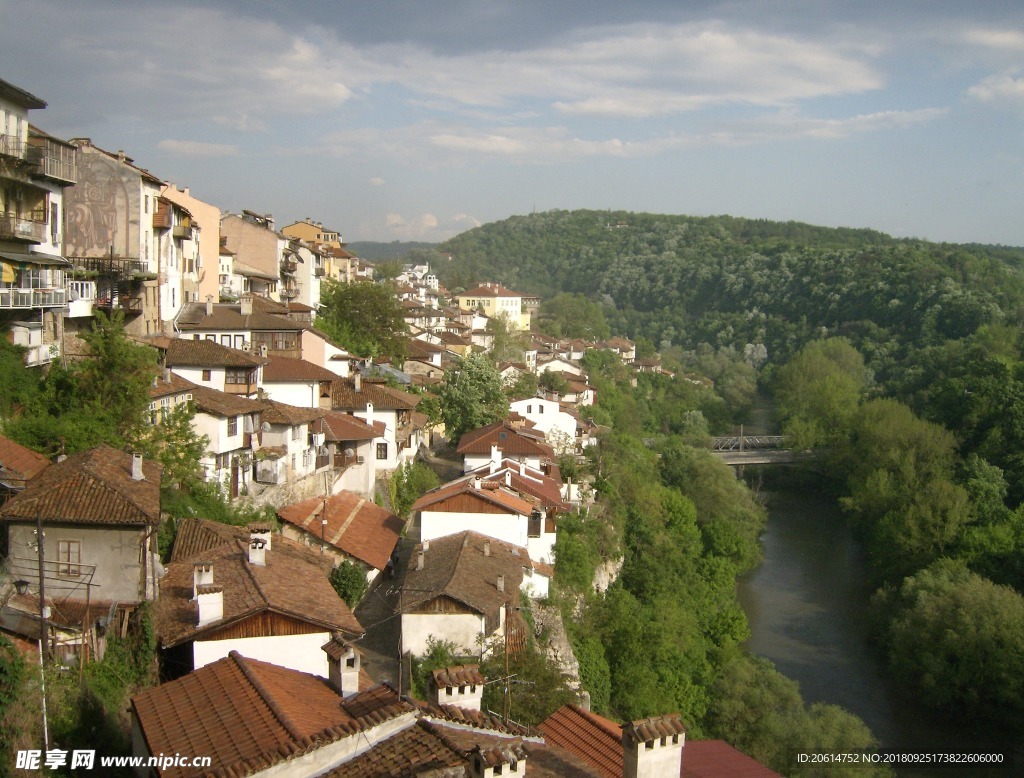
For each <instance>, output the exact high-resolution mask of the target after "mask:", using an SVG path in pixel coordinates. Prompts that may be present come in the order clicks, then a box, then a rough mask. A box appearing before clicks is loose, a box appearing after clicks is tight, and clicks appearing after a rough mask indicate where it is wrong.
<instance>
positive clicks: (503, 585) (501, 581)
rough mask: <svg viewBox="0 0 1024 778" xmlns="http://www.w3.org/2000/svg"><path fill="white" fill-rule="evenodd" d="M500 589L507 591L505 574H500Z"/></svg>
mask: <svg viewBox="0 0 1024 778" xmlns="http://www.w3.org/2000/svg"><path fill="white" fill-rule="evenodd" d="M498 591H499V592H502V593H504V591H505V576H503V575H499V576H498Z"/></svg>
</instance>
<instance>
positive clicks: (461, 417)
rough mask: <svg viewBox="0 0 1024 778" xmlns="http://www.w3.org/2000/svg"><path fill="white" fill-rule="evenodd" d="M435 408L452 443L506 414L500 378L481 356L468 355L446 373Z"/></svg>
mask: <svg viewBox="0 0 1024 778" xmlns="http://www.w3.org/2000/svg"><path fill="white" fill-rule="evenodd" d="M438 404H439V405H440V407H441V419H442V420H443V421H444V426H445V433H446V434H447V436H448V439H449V440H452V441H455V440H458V439H459V438H461V437H462V436H463V435H464V434H465V433H466V432H469V431H470V430H474V429H477V428H478V427H484V426H486V425H488V424H493V423H494V422H496V421H498V420H500V419H503V418H505V416H506V415H507V414H508V400H507V399H506V398H505V393H504V391H503V390H502V386H501V376H500V375H499V374H498V371H497V369H495V367H494V365H492V364H491V362H490V361H489V360H488V359H487V357H485V356H484V355H483V354H470V355H469V356H467V357H466V358H465V359H463V360H462V363H461V364H459V365H456V366H454V367H451V368H449V369H448V370H446V371H445V373H444V379H443V380H442V381H441V388H440V390H439V391H438Z"/></svg>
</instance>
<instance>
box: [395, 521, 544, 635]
mask: <svg viewBox="0 0 1024 778" xmlns="http://www.w3.org/2000/svg"><path fill="white" fill-rule="evenodd" d="M424 545H429V548H426V549H424ZM485 547H486V548H487V549H488V550H489V553H488V554H485ZM420 551H423V569H422V570H417V569H416V567H417V563H418V556H419V552H420ZM532 567H533V563H532V561H531V560H530V556H529V554H528V553H527V551H526V549H525V548H522V547H521V546H515V545H512V544H511V543H505V542H504V541H501V540H496V539H494V538H490V537H487V536H485V535H481V534H479V533H477V532H459V533H457V534H454V535H447V536H445V537H443V538H435V539H433V540H431V541H429V544H425V543H420V544H419V545H417V546H416V548H415V549H414V550H413V553H412V554H411V555H410V557H409V566H408V569H407V572H406V575H405V580H404V581H403V584H402V587H403V589H404V591H405V594H404V595H403V597H404V599H403V602H404V604H405V607H406V609H411V608H415V607H416V606H417V605H418V604H419V603H422V602H427V601H429V600H432V599H434V598H435V597H441V596H445V597H450V598H452V599H454V600H456V601H458V602H461V603H463V604H464V605H466V606H467V607H469V608H472V609H473V610H475V611H477V612H478V613H481V614H483V615H484V616H485V617H486V618H487V628H488V632H493V631H494V630H495V629H496V628H497V626H498V613H499V609H500V608H501V606H502V605H505V604H506V603H509V602H513V601H515V602H518V599H519V586H520V584H521V583H522V580H523V569H524V568H532ZM499 575H503V576H504V578H505V587H504V588H505V591H504V592H499V591H498V587H497V577H498V576H499Z"/></svg>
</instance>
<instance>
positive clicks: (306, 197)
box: [0, 0, 1024, 246]
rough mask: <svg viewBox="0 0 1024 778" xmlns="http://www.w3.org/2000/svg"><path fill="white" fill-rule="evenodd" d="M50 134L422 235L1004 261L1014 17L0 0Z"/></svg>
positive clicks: (1017, 131) (957, 9) (333, 218)
mask: <svg viewBox="0 0 1024 778" xmlns="http://www.w3.org/2000/svg"><path fill="white" fill-rule="evenodd" d="M0 18H2V19H3V24H2V25H0V78H3V79H4V80H7V81H10V82H12V83H14V84H16V85H17V86H20V87H22V88H24V89H27V90H29V91H30V92H32V93H34V94H36V95H37V96H39V97H41V98H42V99H44V100H46V101H47V102H48V103H49V106H48V107H47V108H46V109H45V110H42V111H35V112H33V113H32V117H31V118H32V120H33V122H34V123H35V124H37V125H39V126H40V127H42V128H43V129H44V130H46V131H48V132H51V133H53V134H55V135H57V136H60V137H65V138H71V137H89V138H91V139H92V140H93V142H94V143H95V144H96V145H98V146H100V147H102V148H105V149H108V150H111V151H116V150H118V149H123V150H124V151H125V153H127V154H128V155H129V156H131V157H133V158H134V159H135V161H136V163H137V164H138V165H140V166H142V167H145V168H147V169H149V170H150V171H152V172H153V173H154V174H155V175H157V176H159V177H161V178H164V179H166V180H169V181H172V182H174V183H176V184H177V185H178V186H189V187H191V190H192V193H193V194H194V195H195V196H197V197H200V198H201V199H204V200H206V201H208V202H211V203H214V204H216V205H218V206H220V207H221V208H222V209H225V210H230V211H236V212H237V211H240V210H241V209H243V208H247V209H250V210H254V211H259V212H264V213H272V214H274V216H275V219H276V220H277V223H278V224H279V225H284V224H287V223H289V222H291V221H294V220H296V219H301V218H304V217H307V216H308V217H311V218H313V219H315V220H319V221H322V222H324V224H325V225H328V226H330V227H332V228H334V229H337V230H339V231H340V232H341V233H342V234H343V236H344V237H345V239H346V240H349V241H354V240H386V241H389V240H429V241H434V240H443V239H444V238H447V237H449V236H451V235H454V234H457V233H459V232H462V231H464V230H466V229H469V228H471V227H473V226H476V225H478V224H482V223H486V222H489V221H494V220H499V219H504V218H506V217H508V216H510V215H513V214H523V213H529V212H531V211H533V210H538V211H544V210H549V209H552V208H566V209H574V208H610V209H616V210H618V209H622V210H630V211H652V212H659V213H685V214H696V215H709V214H732V215H736V216H748V217H754V218H768V219H779V220H790V219H792V220H796V221H804V222H810V223H812V224H823V225H831V226H849V227H870V228H873V229H878V230H882V231H883V232H887V233H890V234H892V235H896V236H900V237H920V238H927V239H930V240H940V241H952V242H979V243H1003V244H1010V245H1018V246H1024V218H1022V216H1024V213H1022V206H1024V3H1019V2H1011V1H1010V0H1003V2H987V0H974V1H973V2H970V3H965V2H959V1H958V2H943V1H942V0H922V1H920V2H900V1H899V0H894V1H892V2H870V1H868V2H856V3H851V2H848V1H846V2H828V1H827V0H822V1H819V2H813V1H811V0H791V1H787V0H781V1H779V2H772V3H767V2H745V1H742V0H737V1H736V2H700V1H694V2H684V1H683V0H672V1H671V2H669V1H668V0H639V1H637V2H629V3H626V2H622V0H616V2H606V1H605V0H572V1H564V0H563V1H559V0H546V1H545V2H534V1H533V0H520V1H519V2H510V1H508V0H476V1H475V2H470V1H468V0H465V1H459V2H445V1H444V0H418V1H417V2H411V1H405V2H388V1H387V0H373V1H371V0H322V1H320V0H297V1H296V2H290V3H284V2H280V1H279V0H237V1H236V2H227V1H225V2H218V1H217V0H207V1H206V2H202V3H200V2H192V1H191V0H162V1H161V2H151V1H150V0H134V1H133V2H120V1H119V0H89V1H88V2H84V3H73V2H69V1H68V0H63V1H61V0H32V2H24V0H19V1H18V2H15V1H14V0H0Z"/></svg>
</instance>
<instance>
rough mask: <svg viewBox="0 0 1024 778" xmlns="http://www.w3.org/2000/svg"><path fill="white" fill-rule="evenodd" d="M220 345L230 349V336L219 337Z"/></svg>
mask: <svg viewBox="0 0 1024 778" xmlns="http://www.w3.org/2000/svg"><path fill="white" fill-rule="evenodd" d="M220 345H222V346H228V347H229V348H230V346H231V336H230V335H221V336H220Z"/></svg>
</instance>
